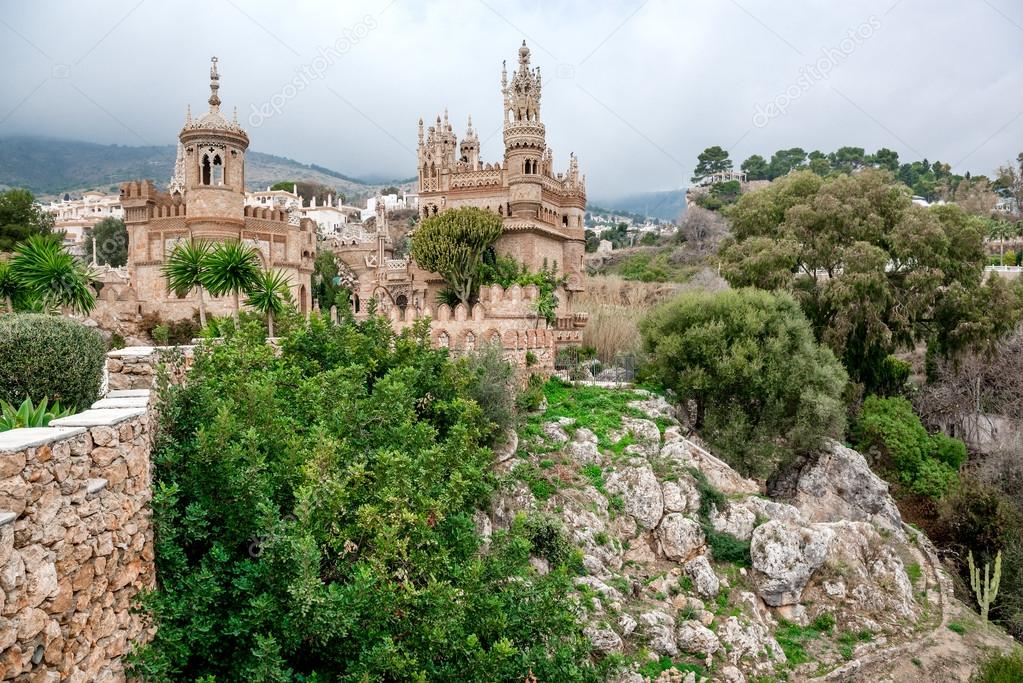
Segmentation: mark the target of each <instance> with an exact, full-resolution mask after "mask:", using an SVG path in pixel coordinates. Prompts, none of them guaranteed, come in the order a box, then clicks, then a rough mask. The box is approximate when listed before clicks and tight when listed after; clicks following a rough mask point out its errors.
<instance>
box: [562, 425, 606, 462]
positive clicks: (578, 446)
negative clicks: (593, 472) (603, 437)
mask: <svg viewBox="0 0 1023 683" xmlns="http://www.w3.org/2000/svg"><path fill="white" fill-rule="evenodd" d="M565 454H566V455H568V456H569V457H570V458H572V460H573V461H575V462H576V463H577V464H578V465H595V464H598V463H599V462H600V459H601V458H600V449H599V448H598V447H597V435H596V434H594V433H593V432H591V431H590V430H589V429H586V428H585V427H580V428H579V429H577V430H575V434H574V435H573V436H572V441H571V442H569V443H568V445H567V446H565Z"/></svg>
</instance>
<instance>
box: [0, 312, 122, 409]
mask: <svg viewBox="0 0 1023 683" xmlns="http://www.w3.org/2000/svg"><path fill="white" fill-rule="evenodd" d="M105 354H106V345H105V343H104V341H103V336H102V335H101V334H100V333H99V332H97V331H96V330H93V329H90V328H88V327H86V326H85V325H82V324H81V323H78V322H75V321H74V320H71V319H70V318H64V317H59V316H52V315H40V314H34V313H18V314H12V315H3V316H0V400H4V401H7V402H8V403H21V402H22V401H23V400H25V399H26V398H30V399H32V400H33V401H42V400H43V399H44V398H45V399H49V400H50V401H60V403H61V404H62V405H64V406H67V407H69V408H87V407H89V406H90V405H92V403H93V402H94V401H95V400H96V398H97V397H98V395H99V389H100V382H101V380H102V376H103V364H104V362H105Z"/></svg>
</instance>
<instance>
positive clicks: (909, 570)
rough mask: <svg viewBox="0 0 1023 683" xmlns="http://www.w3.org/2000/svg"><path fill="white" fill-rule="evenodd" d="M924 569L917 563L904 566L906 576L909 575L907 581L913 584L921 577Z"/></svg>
mask: <svg viewBox="0 0 1023 683" xmlns="http://www.w3.org/2000/svg"><path fill="white" fill-rule="evenodd" d="M923 575H924V571H923V569H921V568H920V565H919V564H916V563H913V564H911V565H909V566H907V567H906V576H908V577H909V582H910V583H913V584H915V583H916V582H917V581H919V580H920V579H921V577H923Z"/></svg>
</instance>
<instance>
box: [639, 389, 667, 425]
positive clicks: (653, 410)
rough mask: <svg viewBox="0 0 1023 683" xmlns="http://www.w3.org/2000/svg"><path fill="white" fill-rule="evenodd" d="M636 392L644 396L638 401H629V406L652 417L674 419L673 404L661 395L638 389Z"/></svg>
mask: <svg viewBox="0 0 1023 683" xmlns="http://www.w3.org/2000/svg"><path fill="white" fill-rule="evenodd" d="M636 393H641V394H642V395H643V397H644V398H642V399H641V400H638V401H629V407H630V408H632V409H634V410H638V411H640V412H641V413H644V414H646V415H648V416H649V417H651V418H654V419H656V418H658V417H661V418H667V419H672V420H673V419H675V408H674V406H672V405H671V404H670V403H668V402H667V401H666V400H665V399H664V397H663V396H658V395H657V394H652V393H650V392H646V391H638V390H637V391H636Z"/></svg>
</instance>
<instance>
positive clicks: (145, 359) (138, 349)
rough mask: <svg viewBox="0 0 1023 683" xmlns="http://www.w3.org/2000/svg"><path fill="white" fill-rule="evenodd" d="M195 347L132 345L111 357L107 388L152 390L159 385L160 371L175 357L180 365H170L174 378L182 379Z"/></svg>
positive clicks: (118, 350)
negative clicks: (160, 368) (158, 371)
mask: <svg viewBox="0 0 1023 683" xmlns="http://www.w3.org/2000/svg"><path fill="white" fill-rule="evenodd" d="M194 349H195V347H194V346H129V347H127V348H123V349H117V350H114V351H111V352H109V353H108V354H107V366H106V374H107V388H108V389H111V390H123V389H152V388H154V386H155V383H156V368H157V366H158V365H159V364H160V363H161V362H164V361H166V360H168V359H170V357H171V356H177V357H178V358H180V362H174V363H170V364H169V366H170V367H171V368H172V372H173V374H174V377H173V378H172V379H176V380H180V379H181V378H182V377H183V376H184V373H185V372H186V371H187V370H188V368H189V366H191V364H192V358H193V353H194Z"/></svg>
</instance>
